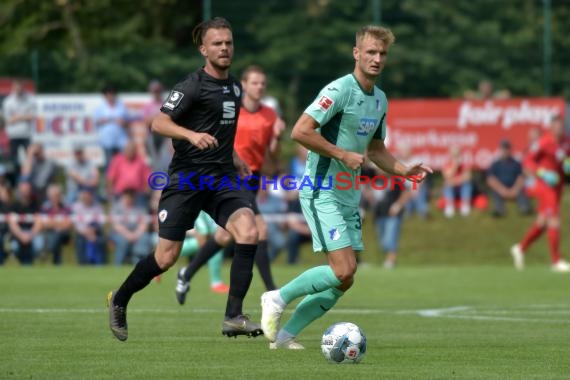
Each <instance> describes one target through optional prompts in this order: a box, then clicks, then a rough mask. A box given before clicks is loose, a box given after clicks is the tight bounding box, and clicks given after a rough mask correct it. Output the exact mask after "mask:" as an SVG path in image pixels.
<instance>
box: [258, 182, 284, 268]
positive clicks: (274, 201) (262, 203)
mask: <svg viewBox="0 0 570 380" xmlns="http://www.w3.org/2000/svg"><path fill="white" fill-rule="evenodd" d="M283 193H284V190H283V189H281V188H280V187H279V186H278V188H277V189H273V187H272V186H270V185H267V186H260V187H259V192H258V193H257V206H258V208H259V212H261V214H262V215H263V217H264V219H266V224H267V236H269V237H270V239H268V240H267V243H268V247H267V254H268V256H269V258H270V259H273V258H275V257H276V256H277V255H278V253H279V251H280V250H281V249H282V248H284V247H285V244H286V239H285V232H284V230H285V227H286V222H285V221H284V220H276V218H275V217H276V216H284V213H285V210H287V203H286V202H285V200H284V198H283V197H284V194H283Z"/></svg>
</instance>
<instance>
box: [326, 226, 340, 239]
mask: <svg viewBox="0 0 570 380" xmlns="http://www.w3.org/2000/svg"><path fill="white" fill-rule="evenodd" d="M329 235H330V238H331V240H332V241H337V240H338V239H340V232H339V230H338V228H333V229H332V230H330V231H329Z"/></svg>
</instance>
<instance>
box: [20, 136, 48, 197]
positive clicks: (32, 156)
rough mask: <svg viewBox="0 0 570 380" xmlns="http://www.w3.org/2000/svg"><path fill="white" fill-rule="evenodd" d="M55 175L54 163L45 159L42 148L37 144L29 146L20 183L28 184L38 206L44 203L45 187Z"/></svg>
mask: <svg viewBox="0 0 570 380" xmlns="http://www.w3.org/2000/svg"><path fill="white" fill-rule="evenodd" d="M55 174H56V166H55V163H54V162H53V161H52V160H50V159H48V158H46V156H45V153H44V148H43V146H42V145H41V144H39V143H34V144H32V145H30V146H29V147H28V151H27V153H26V159H25V160H24V163H23V164H22V173H21V174H20V181H25V182H30V184H31V185H32V190H33V191H34V194H35V196H36V200H37V202H38V204H40V205H41V204H42V203H43V202H44V200H45V198H46V191H47V187H48V185H49V184H50V183H51V182H52V181H53V179H54V178H55Z"/></svg>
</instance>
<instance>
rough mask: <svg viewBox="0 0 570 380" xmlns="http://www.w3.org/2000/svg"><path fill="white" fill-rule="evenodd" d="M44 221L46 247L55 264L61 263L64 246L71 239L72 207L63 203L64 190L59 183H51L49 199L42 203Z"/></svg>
mask: <svg viewBox="0 0 570 380" xmlns="http://www.w3.org/2000/svg"><path fill="white" fill-rule="evenodd" d="M41 211H42V214H43V215H44V220H43V222H42V225H43V231H44V240H45V248H46V250H47V251H48V252H50V253H51V254H52V256H53V264H54V265H60V264H61V251H62V249H63V246H64V245H66V244H67V243H69V241H70V239H71V227H72V225H73V221H72V220H71V209H70V208H69V207H67V206H66V205H65V204H64V203H63V191H62V189H61V186H60V185H59V184H51V185H49V186H48V189H47V200H46V201H45V202H44V204H43V205H42V209H41Z"/></svg>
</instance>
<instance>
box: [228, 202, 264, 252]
mask: <svg viewBox="0 0 570 380" xmlns="http://www.w3.org/2000/svg"><path fill="white" fill-rule="evenodd" d="M226 230H227V231H228V232H230V233H231V234H232V235H233V238H234V240H235V242H236V243H240V244H256V243H257V241H258V239H259V231H258V229H257V224H256V223H255V217H254V215H253V212H252V211H251V210H249V209H241V210H238V211H236V212H235V213H234V215H232V216H231V217H230V220H229V221H228V224H227V225H226Z"/></svg>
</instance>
